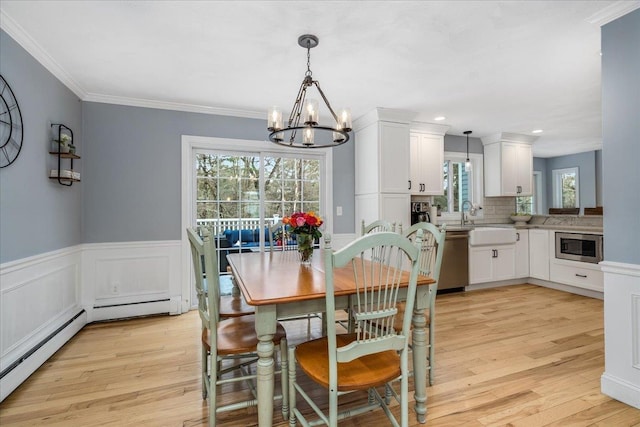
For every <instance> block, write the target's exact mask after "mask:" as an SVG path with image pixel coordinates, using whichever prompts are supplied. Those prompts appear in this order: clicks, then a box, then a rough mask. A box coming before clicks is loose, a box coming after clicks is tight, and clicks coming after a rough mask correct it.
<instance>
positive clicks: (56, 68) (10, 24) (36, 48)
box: [0, 10, 266, 120]
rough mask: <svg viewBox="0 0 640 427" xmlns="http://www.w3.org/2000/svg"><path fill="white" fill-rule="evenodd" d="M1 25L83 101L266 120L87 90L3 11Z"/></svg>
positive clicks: (260, 116) (241, 112)
mask: <svg viewBox="0 0 640 427" xmlns="http://www.w3.org/2000/svg"><path fill="white" fill-rule="evenodd" d="M0 28H1V29H2V30H4V31H5V32H6V33H7V34H8V35H9V36H10V37H11V38H13V39H14V40H15V41H16V42H17V43H18V44H19V45H20V46H22V48H23V49H24V50H26V51H27V52H28V53H29V54H30V55H31V56H33V57H34V58H35V59H36V61H38V62H39V63H40V64H42V66H43V67H44V68H45V69H47V70H48V71H49V72H50V73H51V74H53V75H54V76H55V77H56V78H57V79H58V80H60V81H61V82H62V84H64V85H65V86H66V87H68V88H69V89H70V90H71V91H72V92H73V93H74V94H75V95H76V96H77V97H78V98H80V99H81V100H82V101H88V102H101V103H106V104H117V105H129V106H133V107H144V108H158V109H162V110H174V111H185V112H190V113H203V114H214V115H220V116H233V117H245V118H250V119H265V120H266V116H265V114H266V113H265V112H256V111H246V110H237V109H232V108H220V107H209V106H205V105H194V104H184V103H178V102H164V101H155V100H151V99H140V98H128V97H119V96H112V95H102V94H97V93H88V92H87V91H86V90H84V89H83V88H82V86H81V85H80V84H79V83H78V82H77V81H76V80H74V79H73V78H72V77H71V75H70V74H69V73H68V72H67V71H66V70H65V69H64V67H62V66H61V65H60V64H59V63H58V62H56V61H55V60H54V59H53V58H52V57H51V55H49V54H48V53H47V52H46V51H45V49H44V48H43V47H42V46H41V45H40V44H38V43H37V42H36V41H35V40H34V39H33V37H31V36H30V35H29V33H27V31H25V29H24V28H22V27H21V26H20V25H19V24H18V23H17V22H16V21H15V20H14V19H13V18H11V16H9V15H8V14H7V13H6V12H5V11H4V10H0Z"/></svg>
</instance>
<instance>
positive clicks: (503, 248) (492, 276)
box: [469, 244, 516, 285]
mask: <svg viewBox="0 0 640 427" xmlns="http://www.w3.org/2000/svg"><path fill="white" fill-rule="evenodd" d="M515 254H516V245H515V244H508V245H491V246H469V283H470V284H472V285H473V284H475V283H484V282H494V281H498V280H508V279H513V278H515V276H516V271H515V265H516V255H515Z"/></svg>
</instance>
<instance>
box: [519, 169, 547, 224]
mask: <svg viewBox="0 0 640 427" xmlns="http://www.w3.org/2000/svg"><path fill="white" fill-rule="evenodd" d="M541 191H542V173H541V172H540V171H534V172H533V194H532V195H531V196H518V197H516V210H515V213H527V214H529V215H536V214H538V213H541V212H542V195H541Z"/></svg>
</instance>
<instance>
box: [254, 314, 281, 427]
mask: <svg viewBox="0 0 640 427" xmlns="http://www.w3.org/2000/svg"><path fill="white" fill-rule="evenodd" d="M275 332H276V314H275V307H272V306H258V307H256V333H257V335H258V340H259V342H258V364H257V367H256V371H257V372H256V373H257V392H258V426H260V427H271V424H272V422H273V389H274V370H275V369H274V367H275V361H274V359H273V350H274V346H273V336H274V334H275Z"/></svg>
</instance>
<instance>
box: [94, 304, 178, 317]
mask: <svg viewBox="0 0 640 427" xmlns="http://www.w3.org/2000/svg"><path fill="white" fill-rule="evenodd" d="M174 306H175V307H174ZM176 310H177V302H174V301H172V299H171V298H161V299H155V300H148V301H133V302H126V303H118V304H104V305H95V306H93V312H92V315H91V320H92V321H93V322H101V321H105V320H121V319H129V318H132V317H140V316H149V315H154V314H172V313H174V314H175V313H176Z"/></svg>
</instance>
